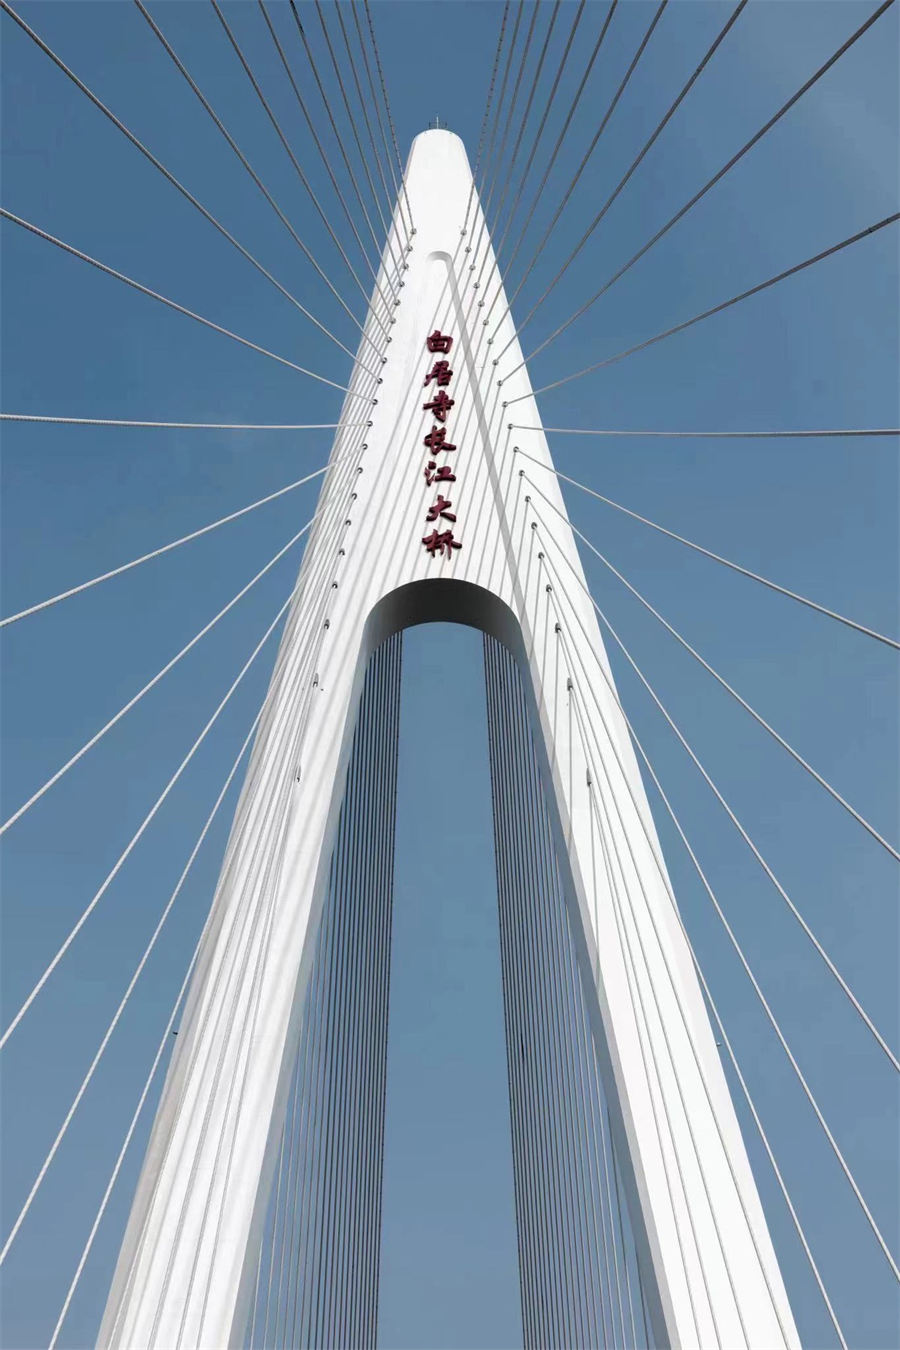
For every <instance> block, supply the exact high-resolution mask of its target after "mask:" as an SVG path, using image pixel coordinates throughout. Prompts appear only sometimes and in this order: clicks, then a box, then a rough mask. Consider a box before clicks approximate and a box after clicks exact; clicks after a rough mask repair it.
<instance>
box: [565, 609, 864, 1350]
mask: <svg viewBox="0 0 900 1350" xmlns="http://www.w3.org/2000/svg"><path fill="white" fill-rule="evenodd" d="M561 617H562V618H563V623H562V627H561V632H560V636H561V638H562V642H563V649H564V650H565V651H566V653H567V656H568V659H569V666H570V669H572V670H573V671H576V662H573V661H572V660H571V656H572V652H573V650H577V649H573V644H572V643H571V641H569V640H568V638H567V635H568V621H567V619H566V618H565V616H561ZM577 670H580V671H581V673H582V674H584V675H585V676H586V685H587V687H588V688H589V689H590V691H591V696H592V701H593V703H594V706H595V707H596V709H597V712H598V714H599V716H600V720H601V724H602V725H603V727H604V730H605V731H606V734H607V736H610V729H609V726H608V724H607V722H606V719H605V717H604V715H603V711H602V709H601V707H600V704H599V702H598V701H597V698H596V693H595V690H594V686H593V683H592V682H591V680H590V678H589V677H587V672H586V671H585V668H584V661H583V658H582V657H581V655H580V654H578V656H577ZM601 673H602V674H603V678H604V682H605V684H606V686H607V689H608V691H609V693H610V694H611V696H612V698H613V701H614V703H615V705H616V707H617V709H618V711H619V713H620V714H621V716H622V719H623V721H624V723H625V725H626V727H627V729H628V732H629V734H630V736H631V738H632V740H633V741H634V744H635V747H636V748H637V750H638V752H639V753H640V755H641V759H642V760H643V762H644V764H645V765H646V767H647V771H648V772H649V774H650V776H651V778H652V780H653V782H654V784H655V786H656V788H657V791H658V792H659V793H660V796H661V798H662V800H663V802H664V804H665V806H666V808H667V810H668V812H669V815H670V817H671V819H672V821H673V824H674V825H675V827H676V829H677V830H678V833H679V835H680V837H681V840H682V842H683V843H684V845H685V847H686V849H687V851H688V853H689V855H690V857H691V860H692V862H693V864H694V867H695V869H696V870H697V872H698V874H699V876H700V878H701V880H702V881H703V883H704V885H705V887H706V889H707V891H708V892H709V894H710V898H711V900H712V902H713V904H714V906H715V908H716V910H717V912H718V910H719V906H718V901H717V900H716V898H715V896H714V894H713V893H712V891H711V890H710V888H709V883H708V882H707V880H706V877H705V875H704V873H703V871H702V869H701V867H700V864H699V862H698V861H697V858H696V855H695V854H694V852H693V850H692V848H691V845H690V843H689V842H688V840H687V837H686V836H685V834H684V832H683V830H682V828H681V825H680V822H679V820H678V818H677V816H676V815H675V813H674V811H673V809H672V807H671V804H670V803H669V799H668V797H667V796H666V794H665V791H664V789H663V787H662V785H661V784H660V782H659V779H658V777H657V775H656V772H655V770H654V768H653V765H652V762H651V761H650V760H649V758H648V756H647V753H646V751H645V750H644V747H643V745H642V744H641V741H640V739H639V738H638V736H637V733H636V732H635V730H634V727H633V725H632V723H631V722H630V720H629V718H628V715H627V713H626V712H625V709H624V708H623V707H622V704H621V702H620V701H619V697H618V694H617V692H616V690H615V688H614V687H613V685H612V682H611V680H610V678H609V676H608V675H607V674H606V671H605V670H602V671H601ZM574 702H575V708H576V720H577V723H578V730H579V738H580V741H581V745H582V750H583V752H584V754H585V758H586V761H587V762H588V763H589V764H592V765H593V763H594V759H593V753H592V751H591V748H590V746H589V744H588V741H589V739H591V738H590V737H589V736H588V735H587V732H586V729H585V719H584V717H583V716H582V715H581V714H580V712H579V711H578V703H577V700H575V701H574ZM593 739H594V743H595V746H596V735H594V737H593ZM610 743H611V745H612V746H613V751H614V754H615V758H616V763H617V764H618V767H619V769H620V770H622V772H623V774H624V768H623V765H622V761H621V757H620V755H619V752H618V749H617V748H616V745H615V741H614V739H613V738H612V737H610ZM624 776H625V781H626V784H627V786H628V792H629V796H630V798H631V801H632V803H633V804H634V805H635V806H637V800H636V798H635V795H634V791H633V789H632V787H631V784H630V782H629V781H628V778H627V775H624ZM596 782H597V778H596V770H594V772H593V775H592V777H591V781H590V782H589V784H588V791H589V793H590V800H591V802H592V803H593V801H594V797H595V789H596ZM616 812H617V816H618V818H619V821H620V823H621V811H620V808H619V806H618V803H616ZM638 815H639V819H640V822H641V826H642V830H643V833H644V836H645V838H646V840H647V843H648V845H649V847H650V852H651V854H652V857H653V859H654V862H655V864H656V870H657V874H658V875H659V878H660V880H661V881H662V884H663V888H664V890H665V893H666V897H667V899H668V901H669V904H670V906H671V909H672V912H673V915H674V917H675V919H676V922H677V924H678V927H679V929H680V931H681V933H682V936H683V937H684V940H685V942H686V944H687V948H688V952H689V953H690V957H691V961H692V963H693V966H694V969H695V971H696V973H697V977H698V979H699V980H700V983H701V986H702V988H703V992H704V994H705V996H706V998H707V1001H708V1002H709V1006H710V1009H711V1010H712V1013H713V1016H714V1017H715V1019H716V1025H717V1027H718V1030H719V1034H720V1035H721V1036H722V1038H723V1042H724V1044H725V1046H726V1049H727V1051H728V1055H729V1058H730V1060H731V1063H732V1065H733V1067H734V1070H735V1073H736V1074H737V1076H738V1080H739V1082H740V1085H741V1089H742V1091H743V1094H744V1098H745V1100H746V1102H747V1105H748V1106H749V1108H750V1111H751V1113H752V1116H753V1121H754V1124H755V1125H756V1128H757V1130H758V1132H759V1135H760V1138H761V1139H762V1142H763V1145H764V1147H765V1149H766V1153H767V1156H768V1158H769V1161H770V1163H771V1164H772V1168H773V1171H774V1173H775V1176H776V1179H777V1181H778V1185H779V1188H780V1190H781V1193H782V1196H783V1197H784V1201H785V1204H786V1205H787V1207H788V1210H789V1212H790V1215H791V1219H792V1221H793V1223H794V1227H795V1229H796V1232H797V1235H798V1237H799V1238H800V1241H801V1243H802V1245H803V1249H804V1252H805V1255H806V1258H807V1260H808V1262H809V1265H810V1268H811V1270H812V1272H813V1276H814V1278H815V1280H816V1284H817V1286H818V1288H819V1292H820V1293H821V1295H822V1299H823V1301H824V1303H825V1306H826V1309H827V1311H828V1315H829V1317H830V1319H831V1322H832V1325H833V1326H834V1329H835V1331H836V1333H837V1336H838V1340H839V1341H840V1343H841V1345H842V1347H843V1350H847V1343H846V1340H845V1338H844V1334H843V1331H842V1329H841V1326H840V1323H839V1322H838V1320H837V1317H836V1315H835V1312H834V1308H833V1306H832V1303H831V1300H830V1298H829V1296H828V1293H827V1290H826V1288H825V1285H824V1283H823V1280H822V1277H821V1274H820V1273H819V1269H818V1266H817V1265H816V1261H815V1258H814V1257H813V1254H812V1251H811V1249H810V1246H809V1242H808V1240H807V1237H806V1234H805V1232H804V1231H803V1228H802V1226H801V1224H800V1220H799V1218H798V1216H797V1212H796V1209H795V1208H794V1204H793V1201H792V1200H791V1197H790V1194H789V1192H788V1190H787V1187H786V1185H785V1182H784V1178H783V1177H782V1174H781V1170H780V1168H779V1167H778V1164H777V1162H776V1160H775V1156H774V1154H773V1152H772V1148H771V1145H770V1143H769V1140H768V1137H767V1135H766V1132H765V1129H764V1127H763V1124H762V1121H761V1120H760V1117H759V1114H758V1112H757V1109H756V1106H755V1103H754V1102H753V1099H752V1097H751V1095H750V1091H749V1089H748V1087H747V1084H746V1081H745V1079H744V1076H743V1074H742V1073H741V1070H740V1066H739V1065H738V1062H737V1059H736V1058H735V1055H734V1050H733V1049H732V1046H731V1042H730V1040H729V1039H728V1037H727V1035H726V1032H725V1028H724V1026H723V1024H722V1020H721V1018H720V1016H719V1012H718V1009H717V1007H716V1005H715V1002H714V1000H713V998H712V994H711V992H710V989H709V986H708V984H707V981H706V978H705V976H704V974H703V970H702V967H701V966H700V963H699V961H698V960H697V956H696V953H695V951H694V948H693V945H692V943H691V939H690V936H689V934H688V932H687V929H686V928H685V926H684V921H683V920H682V918H681V913H680V911H679V909H678V904H677V901H676V899H675V895H674V892H673V890H672V885H671V882H670V881H669V877H668V873H667V872H666V869H665V867H664V866H663V865H662V862H661V860H660V858H659V855H658V853H657V850H656V847H655V841H654V839H653V837H652V836H651V833H650V830H649V828H648V826H647V822H646V821H645V819H644V816H643V813H642V812H640V811H639V812H638ZM607 879H608V882H609V885H610V892H611V893H613V891H614V890H615V887H614V885H613V884H612V882H611V880H610V878H609V877H608V878H607ZM720 917H721V918H722V920H723V922H726V921H725V920H724V915H721V914H720ZM726 927H727V923H726ZM729 934H730V930H729ZM732 942H733V943H734V942H735V940H734V938H733V936H732ZM737 950H738V952H739V954H740V949H739V948H737ZM751 978H752V977H751Z"/></svg>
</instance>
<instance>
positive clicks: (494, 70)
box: [462, 0, 585, 234]
mask: <svg viewBox="0 0 900 1350" xmlns="http://www.w3.org/2000/svg"><path fill="white" fill-rule="evenodd" d="M581 2H582V4H584V2H585V0H581ZM508 17H509V0H503V11H502V13H501V16H500V36H499V37H498V38H497V46H496V48H495V49H494V63H493V65H492V67H491V77H490V80H489V82H488V92H487V98H486V99H485V104H484V112H483V113H482V115H481V130H480V131H479V133H478V149H477V150H476V152H475V164H474V167H473V169H472V181H471V184H470V186H469V199H468V201H467V202H466V214H465V216H464V218H463V224H462V233H463V234H466V233H467V231H468V228H469V212H470V211H471V210H472V202H473V201H474V199H475V182H476V179H477V178H478V174H479V171H480V170H481V156H482V152H483V150H484V137H485V132H486V131H487V124H488V120H489V118H490V113H491V104H492V103H493V101H494V84H495V82H496V79H497V70H498V69H499V66H500V52H501V50H502V48H503V35H504V33H505V32H506V21H507V18H508Z"/></svg>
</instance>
